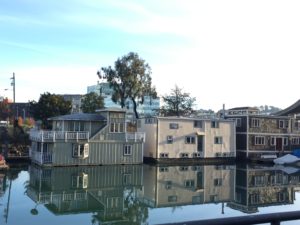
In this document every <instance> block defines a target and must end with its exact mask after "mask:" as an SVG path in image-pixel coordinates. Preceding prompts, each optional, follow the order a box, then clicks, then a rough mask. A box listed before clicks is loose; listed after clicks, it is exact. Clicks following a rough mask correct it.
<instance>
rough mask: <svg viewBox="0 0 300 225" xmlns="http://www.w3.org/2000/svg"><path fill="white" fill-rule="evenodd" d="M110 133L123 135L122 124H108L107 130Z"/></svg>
mask: <svg viewBox="0 0 300 225" xmlns="http://www.w3.org/2000/svg"><path fill="white" fill-rule="evenodd" d="M109 131H110V133H123V132H124V123H115V122H111V123H110V128H109Z"/></svg>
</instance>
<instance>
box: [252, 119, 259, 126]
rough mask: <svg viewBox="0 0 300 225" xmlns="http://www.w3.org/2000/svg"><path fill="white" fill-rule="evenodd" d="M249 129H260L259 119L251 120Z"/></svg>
mask: <svg viewBox="0 0 300 225" xmlns="http://www.w3.org/2000/svg"><path fill="white" fill-rule="evenodd" d="M251 127H260V119H257V118H252V119H251Z"/></svg>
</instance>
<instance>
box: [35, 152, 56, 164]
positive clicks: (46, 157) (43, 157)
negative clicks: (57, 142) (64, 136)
mask: <svg viewBox="0 0 300 225" xmlns="http://www.w3.org/2000/svg"><path fill="white" fill-rule="evenodd" d="M31 160H33V161H35V162H37V163H38V164H45V163H52V154H51V153H41V152H36V151H31Z"/></svg>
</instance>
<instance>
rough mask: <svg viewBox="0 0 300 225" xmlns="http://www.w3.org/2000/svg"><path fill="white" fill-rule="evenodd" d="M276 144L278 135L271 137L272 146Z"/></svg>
mask: <svg viewBox="0 0 300 225" xmlns="http://www.w3.org/2000/svg"><path fill="white" fill-rule="evenodd" d="M275 145H276V137H271V146H275Z"/></svg>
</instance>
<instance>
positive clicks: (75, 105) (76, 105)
mask: <svg viewBox="0 0 300 225" xmlns="http://www.w3.org/2000/svg"><path fill="white" fill-rule="evenodd" d="M82 96H83V95H79V94H74V95H71V94H64V95H62V97H63V98H64V100H65V101H70V102H71V104H72V109H71V113H80V112H82V110H81V99H82Z"/></svg>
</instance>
